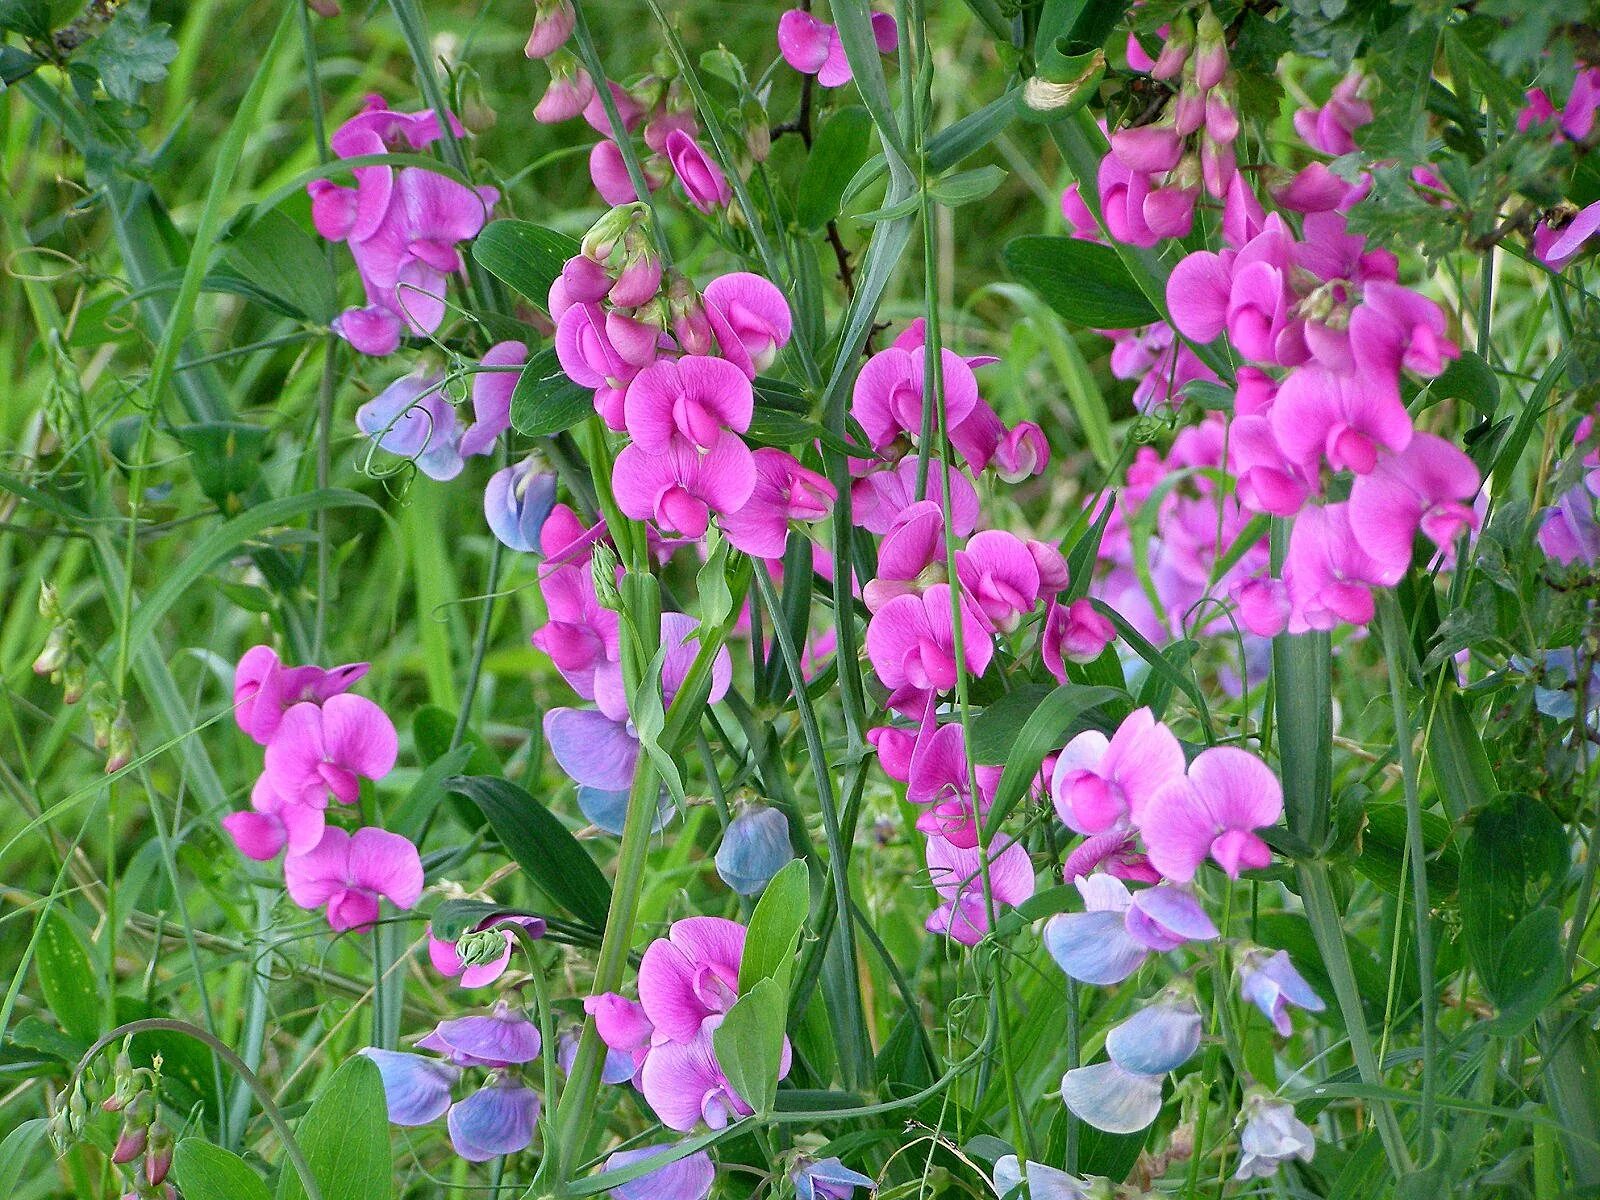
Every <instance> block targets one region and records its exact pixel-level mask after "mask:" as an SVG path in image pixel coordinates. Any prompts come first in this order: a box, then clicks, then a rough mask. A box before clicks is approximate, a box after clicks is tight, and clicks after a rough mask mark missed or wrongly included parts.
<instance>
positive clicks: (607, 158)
mask: <svg viewBox="0 0 1600 1200" xmlns="http://www.w3.org/2000/svg"><path fill="white" fill-rule="evenodd" d="M589 179H590V181H591V182H592V183H593V184H594V190H595V191H597V192H599V193H600V198H601V199H602V200H604V201H605V202H606V203H607V204H609V205H611V206H612V207H613V208H615V207H616V206H617V205H620V204H632V203H633V202H634V201H635V200H638V199H640V196H639V194H638V192H637V191H635V190H634V186H633V177H632V176H630V175H629V174H628V164H627V161H626V160H625V159H624V158H623V157H622V151H621V150H620V149H618V148H617V144H616V143H615V142H613V141H609V140H607V139H604V138H602V139H601V140H600V141H598V142H596V143H595V144H594V149H592V150H590V151H589ZM644 181H645V186H646V187H648V188H649V189H650V190H651V191H654V190H655V189H656V188H658V187H660V186H661V182H662V181H661V180H660V179H659V178H657V177H656V176H655V175H654V174H652V172H651V171H650V169H649V168H648V167H647V168H646V169H645V171H644ZM597 298H598V297H597ZM552 315H553V314H552Z"/></svg>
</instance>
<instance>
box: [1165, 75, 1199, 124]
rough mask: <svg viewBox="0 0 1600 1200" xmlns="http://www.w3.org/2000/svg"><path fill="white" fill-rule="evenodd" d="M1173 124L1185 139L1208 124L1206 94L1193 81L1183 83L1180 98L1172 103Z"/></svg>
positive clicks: (1179, 92) (1179, 90)
mask: <svg viewBox="0 0 1600 1200" xmlns="http://www.w3.org/2000/svg"><path fill="white" fill-rule="evenodd" d="M1172 123H1173V125H1174V126H1175V127H1176V128H1177V130H1178V132H1179V133H1180V134H1181V135H1182V136H1184V137H1188V136H1189V135H1190V134H1191V133H1193V132H1194V131H1195V130H1197V129H1199V128H1200V126H1202V125H1204V124H1205V123H1206V93H1205V92H1202V91H1201V90H1200V89H1199V88H1198V87H1196V86H1195V84H1194V81H1193V80H1191V79H1186V80H1184V81H1183V86H1182V87H1180V88H1179V89H1178V98H1177V99H1176V100H1174V101H1173V102H1172Z"/></svg>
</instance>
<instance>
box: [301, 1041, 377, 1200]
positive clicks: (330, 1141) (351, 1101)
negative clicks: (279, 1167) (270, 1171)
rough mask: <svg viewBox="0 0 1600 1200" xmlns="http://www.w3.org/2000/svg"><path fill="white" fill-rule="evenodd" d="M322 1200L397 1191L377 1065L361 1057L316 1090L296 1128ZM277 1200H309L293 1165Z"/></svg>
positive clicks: (367, 1199) (373, 1197)
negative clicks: (314, 1096) (393, 1180)
mask: <svg viewBox="0 0 1600 1200" xmlns="http://www.w3.org/2000/svg"><path fill="white" fill-rule="evenodd" d="M295 1140H296V1141H298V1142H299V1143H300V1148H301V1150H302V1151H303V1152H304V1154H305V1158H306V1163H307V1165H308V1166H309V1167H310V1168H311V1174H312V1177H313V1178H314V1179H315V1180H316V1181H317V1186H318V1188H319V1189H320V1190H321V1192H322V1200H383V1198H384V1197H386V1196H390V1195H392V1194H393V1192H394V1185H393V1182H392V1179H393V1174H394V1159H393V1155H392V1153H391V1151H390V1149H389V1113H388V1108H387V1107H386V1105H385V1103H384V1098H383V1080H382V1079H380V1078H379V1076H378V1068H377V1066H376V1065H375V1064H374V1063H373V1062H372V1061H371V1060H370V1059H366V1058H362V1057H360V1056H359V1055H358V1056H356V1057H353V1058H351V1059H349V1060H348V1061H346V1062H345V1063H344V1064H343V1065H341V1066H340V1067H339V1069H338V1070H336V1071H335V1072H334V1073H333V1074H332V1075H331V1076H329V1077H328V1079H327V1081H326V1082H325V1083H323V1084H322V1086H321V1088H319V1089H318V1092H317V1096H316V1099H315V1100H313V1101H312V1102H311V1107H310V1108H308V1109H307V1110H306V1113H305V1115H304V1116H303V1117H301V1118H300V1120H299V1122H298V1123H297V1124H296V1126H295ZM277 1200H306V1190H305V1186H304V1184H303V1183H302V1182H301V1179H300V1175H299V1173H298V1172H297V1171H296V1170H295V1169H294V1168H293V1167H292V1166H291V1167H287V1168H285V1169H284V1170H283V1171H282V1172H281V1173H280V1174H279V1176H278V1191H277Z"/></svg>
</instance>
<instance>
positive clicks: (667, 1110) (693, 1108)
mask: <svg viewBox="0 0 1600 1200" xmlns="http://www.w3.org/2000/svg"><path fill="white" fill-rule="evenodd" d="M691 919H692V918H691ZM702 919H704V920H711V919H714V918H709V917H708V918H702ZM680 924H681V922H680ZM789 1057H790V1052H789V1042H788V1039H787V1038H785V1039H784V1043H783V1057H782V1059H781V1060H780V1064H779V1070H778V1078H780V1079H782V1078H783V1077H784V1076H785V1075H787V1074H788V1073H789ZM639 1090H640V1091H641V1092H643V1093H644V1098H645V1101H646V1102H647V1103H648V1104H649V1105H650V1107H651V1108H652V1109H653V1110H654V1111H655V1114H656V1116H657V1117H658V1118H659V1119H660V1121H661V1123H662V1124H663V1125H665V1126H667V1128H669V1129H676V1130H678V1131H679V1132H680V1133H688V1132H689V1131H690V1130H691V1129H693V1128H695V1126H697V1125H699V1124H700V1123H702V1122H704V1123H705V1125H706V1126H707V1127H708V1128H710V1129H722V1128H725V1127H726V1126H728V1125H730V1124H732V1123H733V1122H734V1121H737V1120H738V1119H739V1118H740V1117H747V1116H749V1115H750V1114H751V1112H752V1111H754V1110H753V1109H752V1108H751V1107H750V1104H749V1103H748V1102H747V1101H746V1100H745V1099H744V1097H743V1096H741V1095H739V1093H738V1092H737V1091H735V1090H734V1087H733V1084H732V1083H730V1082H729V1080H728V1077H727V1075H726V1074H724V1072H723V1070H722V1065H721V1064H720V1063H718V1062H717V1056H716V1051H715V1050H714V1049H713V1047H712V1042H711V1030H710V1029H703V1030H701V1031H700V1032H699V1033H697V1034H695V1035H694V1037H692V1038H691V1039H690V1040H688V1041H682V1042H680V1041H666V1042H660V1043H658V1044H657V1045H655V1046H653V1047H652V1048H651V1050H650V1054H649V1056H648V1057H647V1058H646V1059H645V1062H644V1066H643V1067H642V1068H641V1069H640V1072H639Z"/></svg>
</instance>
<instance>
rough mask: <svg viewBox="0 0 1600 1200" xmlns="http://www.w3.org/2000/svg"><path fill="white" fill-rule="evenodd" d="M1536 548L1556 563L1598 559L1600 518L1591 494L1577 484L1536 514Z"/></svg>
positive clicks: (1599, 559) (1587, 561)
mask: <svg viewBox="0 0 1600 1200" xmlns="http://www.w3.org/2000/svg"><path fill="white" fill-rule="evenodd" d="M1538 539H1539V549H1541V550H1543V551H1544V552H1545V554H1546V555H1548V556H1549V557H1551V558H1553V559H1555V560H1556V561H1557V562H1559V563H1564V564H1569V565H1570V564H1572V563H1595V562H1600V522H1597V521H1596V520H1595V515H1594V497H1593V496H1592V495H1590V494H1589V492H1588V491H1587V490H1586V489H1585V488H1583V487H1581V486H1579V487H1572V488H1568V489H1567V490H1566V491H1565V492H1563V493H1562V494H1561V497H1560V499H1558V500H1557V501H1556V503H1555V504H1554V505H1552V506H1551V507H1549V508H1546V509H1543V510H1541V513H1540V517H1539V534H1538Z"/></svg>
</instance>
